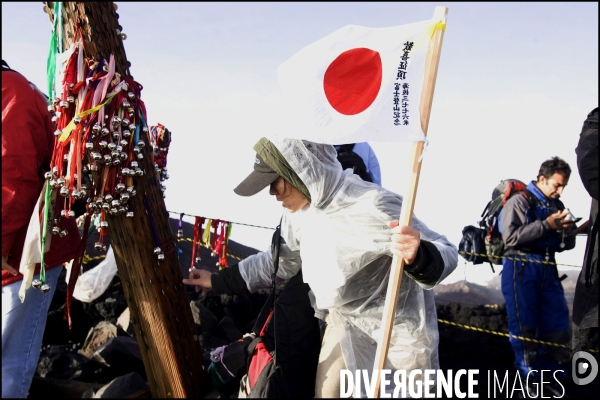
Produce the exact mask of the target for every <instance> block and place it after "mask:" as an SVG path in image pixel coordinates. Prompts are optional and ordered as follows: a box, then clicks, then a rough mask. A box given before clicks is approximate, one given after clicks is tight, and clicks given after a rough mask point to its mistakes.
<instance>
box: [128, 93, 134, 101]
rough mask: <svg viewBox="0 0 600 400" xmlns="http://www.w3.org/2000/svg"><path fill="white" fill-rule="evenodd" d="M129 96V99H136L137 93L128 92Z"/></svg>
mask: <svg viewBox="0 0 600 400" xmlns="http://www.w3.org/2000/svg"><path fill="white" fill-rule="evenodd" d="M127 97H128V98H129V100H135V93H133V92H128V93H127Z"/></svg>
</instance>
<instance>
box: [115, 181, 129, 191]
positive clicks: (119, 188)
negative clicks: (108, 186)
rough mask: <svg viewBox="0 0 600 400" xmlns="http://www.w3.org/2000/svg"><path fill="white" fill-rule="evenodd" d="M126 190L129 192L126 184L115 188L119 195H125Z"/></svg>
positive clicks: (119, 184)
mask: <svg viewBox="0 0 600 400" xmlns="http://www.w3.org/2000/svg"><path fill="white" fill-rule="evenodd" d="M125 190H127V186H125V184H124V183H117V186H115V191H116V192H117V193H123V192H124V191H125Z"/></svg>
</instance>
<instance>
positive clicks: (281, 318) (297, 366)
mask: <svg viewBox="0 0 600 400" xmlns="http://www.w3.org/2000/svg"><path fill="white" fill-rule="evenodd" d="M279 229H280V228H279V227H278V230H277V231H276V233H275V238H274V239H275V243H276V246H275V248H276V250H275V254H274V255H273V267H274V273H273V275H272V279H273V282H272V290H271V294H270V296H269V298H268V299H267V301H266V302H265V305H264V307H263V309H262V310H261V312H260V314H259V316H258V318H257V319H256V322H255V324H254V327H253V329H252V331H253V333H254V336H255V338H254V340H252V341H251V342H250V343H249V345H248V348H247V353H246V354H247V357H248V358H247V363H246V365H247V373H246V375H244V376H243V377H242V380H241V381H240V391H239V394H238V397H240V398H241V397H254V398H313V397H314V390H315V383H316V372H317V364H318V361H319V352H320V350H321V335H320V329H319V323H318V321H317V319H316V318H315V316H314V309H313V307H312V306H311V303H310V298H309V295H308V292H309V290H310V288H309V286H308V284H306V283H304V281H303V279H302V271H300V272H298V274H296V275H295V276H294V277H292V278H291V279H290V280H289V281H288V282H287V283H286V285H285V287H284V288H283V290H282V291H281V292H280V293H279V295H277V294H276V291H275V277H276V275H277V269H278V264H279V262H278V261H279V260H278V259H279V241H280V240H281V239H280V237H279V235H280V232H279Z"/></svg>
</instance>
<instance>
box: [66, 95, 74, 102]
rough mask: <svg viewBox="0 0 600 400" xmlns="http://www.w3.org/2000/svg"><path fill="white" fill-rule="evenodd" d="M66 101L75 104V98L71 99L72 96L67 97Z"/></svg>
mask: <svg viewBox="0 0 600 400" xmlns="http://www.w3.org/2000/svg"><path fill="white" fill-rule="evenodd" d="M67 101H68V102H69V103H75V97H73V96H69V97H67Z"/></svg>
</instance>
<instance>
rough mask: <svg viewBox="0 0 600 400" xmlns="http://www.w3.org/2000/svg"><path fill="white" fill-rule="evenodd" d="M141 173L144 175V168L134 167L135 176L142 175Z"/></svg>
mask: <svg viewBox="0 0 600 400" xmlns="http://www.w3.org/2000/svg"><path fill="white" fill-rule="evenodd" d="M140 155H141V154H140ZM142 175H144V170H143V169H141V168H136V169H135V176H142Z"/></svg>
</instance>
